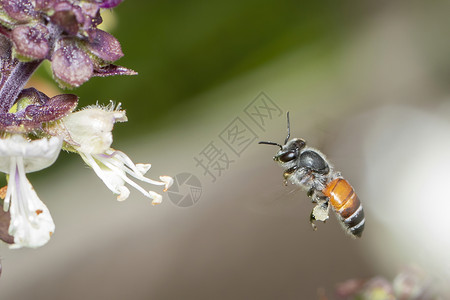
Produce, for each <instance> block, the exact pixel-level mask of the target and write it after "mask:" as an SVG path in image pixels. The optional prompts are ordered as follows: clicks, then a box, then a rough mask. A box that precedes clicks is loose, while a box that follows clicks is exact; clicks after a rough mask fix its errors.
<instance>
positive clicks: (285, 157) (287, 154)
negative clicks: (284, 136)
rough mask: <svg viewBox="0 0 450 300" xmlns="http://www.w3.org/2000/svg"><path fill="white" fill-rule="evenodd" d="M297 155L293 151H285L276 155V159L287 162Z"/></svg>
mask: <svg viewBox="0 0 450 300" xmlns="http://www.w3.org/2000/svg"><path fill="white" fill-rule="evenodd" d="M296 157H297V153H296V152H295V151H287V152H284V153H282V154H280V155H279V156H278V160H279V161H281V162H288V161H291V160H293V159H295V158H296Z"/></svg>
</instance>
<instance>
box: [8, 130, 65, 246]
mask: <svg viewBox="0 0 450 300" xmlns="http://www.w3.org/2000/svg"><path fill="white" fill-rule="evenodd" d="M61 146H62V139H61V138H57V137H52V138H50V139H47V138H42V139H39V140H34V141H29V140H27V139H26V138H24V137H23V136H22V135H18V134H16V135H12V136H10V137H6V138H3V139H0V171H1V172H4V173H7V174H9V179H8V188H7V191H6V196H5V200H4V204H3V209H4V211H8V209H9V211H10V214H11V223H10V225H9V229H8V233H9V234H10V235H11V236H13V237H14V244H13V245H11V247H12V248H21V247H30V248H36V247H40V246H42V245H44V244H46V243H47V242H48V241H49V240H50V236H51V235H52V234H53V232H54V231H55V224H54V223H53V219H52V217H51V215H50V212H49V210H48V208H47V206H45V204H44V203H43V202H42V201H41V200H40V199H39V197H38V196H37V194H36V192H35V191H34V189H33V187H32V186H31V183H30V182H29V181H28V179H27V178H26V176H25V173H29V172H34V171H38V170H41V169H44V168H46V167H48V166H50V165H51V164H53V163H54V162H55V160H56V158H57V157H58V154H59V152H60V150H61Z"/></svg>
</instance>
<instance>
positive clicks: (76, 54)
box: [52, 41, 94, 87]
mask: <svg viewBox="0 0 450 300" xmlns="http://www.w3.org/2000/svg"><path fill="white" fill-rule="evenodd" d="M63 44H66V45H63V46H61V47H60V48H59V49H58V50H56V51H55V53H54V54H53V57H52V70H53V74H54V75H55V77H56V78H57V79H59V80H61V81H62V82H64V83H66V84H68V85H69V86H72V87H77V86H80V85H81V84H83V83H84V82H86V81H87V80H89V78H91V76H92V74H93V72H94V67H93V64H92V61H91V59H90V58H89V56H88V55H87V54H86V53H85V52H84V51H83V50H81V49H80V48H78V47H76V45H75V43H70V42H65V41H63Z"/></svg>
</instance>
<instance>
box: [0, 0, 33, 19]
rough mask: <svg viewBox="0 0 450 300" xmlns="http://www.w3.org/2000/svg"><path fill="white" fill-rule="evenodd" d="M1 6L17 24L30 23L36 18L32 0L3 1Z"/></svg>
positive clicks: (0, 2)
mask: <svg viewBox="0 0 450 300" xmlns="http://www.w3.org/2000/svg"><path fill="white" fill-rule="evenodd" d="M0 4H1V6H2V9H3V10H4V11H5V12H6V14H8V16H9V17H11V18H12V19H13V20H14V21H15V23H16V24H20V23H24V22H28V21H30V20H32V19H33V18H35V16H36V12H35V10H34V7H33V4H32V2H31V1H30V0H1V1H0Z"/></svg>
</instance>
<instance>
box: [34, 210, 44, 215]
mask: <svg viewBox="0 0 450 300" xmlns="http://www.w3.org/2000/svg"><path fill="white" fill-rule="evenodd" d="M35 212H36V215H38V216H39V215H40V214H42V213H43V212H44V211H43V210H42V209H36V211H35Z"/></svg>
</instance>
